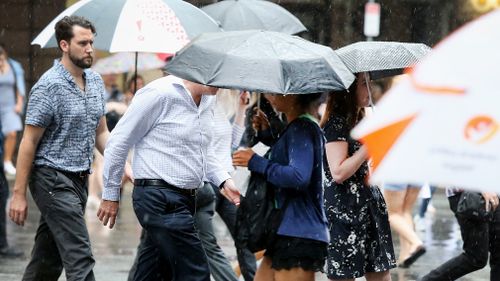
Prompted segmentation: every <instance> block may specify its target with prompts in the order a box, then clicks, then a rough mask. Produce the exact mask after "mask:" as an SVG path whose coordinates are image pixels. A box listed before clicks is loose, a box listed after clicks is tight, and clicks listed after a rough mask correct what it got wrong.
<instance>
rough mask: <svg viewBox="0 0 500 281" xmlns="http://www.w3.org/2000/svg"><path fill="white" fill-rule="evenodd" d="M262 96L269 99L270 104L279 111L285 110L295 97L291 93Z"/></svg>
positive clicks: (291, 104)
mask: <svg viewBox="0 0 500 281" xmlns="http://www.w3.org/2000/svg"><path fill="white" fill-rule="evenodd" d="M264 97H265V98H266V99H267V100H268V101H269V103H270V104H271V106H272V107H273V108H274V109H276V110H277V111H279V112H284V111H286V109H287V108H290V107H291V106H293V104H294V99H295V97H294V96H293V95H278V94H264Z"/></svg>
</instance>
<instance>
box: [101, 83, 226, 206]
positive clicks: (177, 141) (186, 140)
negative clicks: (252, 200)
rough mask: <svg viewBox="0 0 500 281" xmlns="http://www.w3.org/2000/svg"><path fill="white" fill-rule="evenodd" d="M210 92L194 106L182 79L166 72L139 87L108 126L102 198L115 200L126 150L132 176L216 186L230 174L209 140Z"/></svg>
mask: <svg viewBox="0 0 500 281" xmlns="http://www.w3.org/2000/svg"><path fill="white" fill-rule="evenodd" d="M214 101H215V98H214V97H213V96H206V95H204V96H203V97H202V99H201V102H200V104H199V106H197V105H196V104H195V103H194V101H193V98H192V96H191V94H190V93H189V91H188V90H187V89H186V87H185V86H184V83H183V81H182V80H181V79H179V78H177V77H174V76H167V77H163V78H160V79H157V80H155V81H153V82H151V83H149V84H148V85H146V86H145V87H144V88H142V89H141V90H139V91H138V92H137V93H136V94H135V96H134V99H133V100H132V103H131V104H130V106H129V108H128V109H127V112H126V113H125V114H124V115H123V117H122V118H121V119H120V121H119V122H118V124H117V125H116V127H115V128H114V129H113V131H112V132H111V135H110V138H109V139H108V143H107V144H106V149H105V151H104V190H103V194H102V198H103V199H104V200H110V201H118V200H119V195H120V182H121V178H122V175H123V168H124V165H125V161H126V158H127V154H128V151H129V150H130V149H131V148H133V149H134V153H133V160H132V170H133V175H134V178H136V179H162V180H164V181H166V182H168V183H169V184H172V185H174V186H176V187H179V188H185V189H193V188H198V187H199V186H200V185H201V184H202V181H203V179H204V178H206V179H208V180H209V181H210V182H212V183H213V184H215V185H217V186H219V185H220V184H221V183H222V182H223V181H225V180H226V179H228V178H230V176H229V174H228V173H227V172H226V171H225V170H224V169H223V167H222V166H221V165H220V163H219V161H218V160H217V158H216V157H215V153H214V150H213V147H212V146H211V140H212V134H213V117H214V112H213V110H214V105H215V104H214Z"/></svg>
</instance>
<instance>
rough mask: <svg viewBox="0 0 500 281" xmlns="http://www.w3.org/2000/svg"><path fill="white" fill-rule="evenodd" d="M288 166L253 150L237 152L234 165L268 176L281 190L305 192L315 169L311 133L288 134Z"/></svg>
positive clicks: (304, 130)
mask: <svg viewBox="0 0 500 281" xmlns="http://www.w3.org/2000/svg"><path fill="white" fill-rule="evenodd" d="M287 137H288V142H287V143H288V147H287V151H288V161H289V162H288V165H280V164H278V163H275V162H273V161H271V160H269V159H266V158H264V157H261V156H259V155H257V154H255V153H254V152H253V151H252V150H250V149H248V150H240V151H237V152H235V154H234V158H233V164H234V165H237V166H246V165H248V169H249V170H251V171H255V172H258V173H261V174H264V175H266V177H267V181H269V182H270V183H272V184H273V185H275V186H277V187H280V188H291V189H298V190H305V189H307V188H308V186H309V183H310V181H311V175H312V171H313V168H314V164H315V163H314V147H315V146H314V140H313V137H312V135H311V133H310V132H309V131H307V129H305V128H301V129H299V130H296V131H294V132H293V134H288V135H287Z"/></svg>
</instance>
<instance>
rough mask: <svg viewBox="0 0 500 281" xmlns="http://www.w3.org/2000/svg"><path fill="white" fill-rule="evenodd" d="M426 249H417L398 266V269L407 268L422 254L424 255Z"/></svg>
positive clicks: (422, 247) (421, 247)
mask: <svg viewBox="0 0 500 281" xmlns="http://www.w3.org/2000/svg"><path fill="white" fill-rule="evenodd" d="M425 252H426V249H425V247H424V246H420V247H418V248H417V249H416V250H415V251H414V252H413V253H411V255H410V256H409V257H408V258H406V259H405V260H404V261H403V262H402V263H400V264H399V265H398V267H401V268H408V267H410V266H411V265H412V264H413V263H414V262H416V261H417V260H418V258H420V257H421V256H422V255H423V254H425Z"/></svg>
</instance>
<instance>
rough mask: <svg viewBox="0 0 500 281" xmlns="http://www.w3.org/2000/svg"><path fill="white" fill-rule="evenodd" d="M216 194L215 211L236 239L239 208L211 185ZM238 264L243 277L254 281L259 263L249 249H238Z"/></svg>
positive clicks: (248, 280)
mask: <svg viewBox="0 0 500 281" xmlns="http://www.w3.org/2000/svg"><path fill="white" fill-rule="evenodd" d="M211 186H212V188H213V190H214V193H215V211H216V212H217V214H219V216H220V217H221V219H222V221H224V223H225V224H226V226H227V228H228V229H229V232H230V233H231V236H232V237H233V239H234V238H236V236H235V235H236V210H237V207H236V205H234V204H233V203H231V202H229V200H227V199H226V198H225V197H224V196H223V195H222V194H221V193H220V190H219V187H217V186H215V185H211ZM236 254H237V257H238V263H239V265H240V269H241V275H243V278H244V279H245V281H253V278H254V276H255V271H256V270H257V262H256V260H255V255H254V254H253V253H252V252H251V251H250V250H249V249H247V248H239V247H236Z"/></svg>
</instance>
